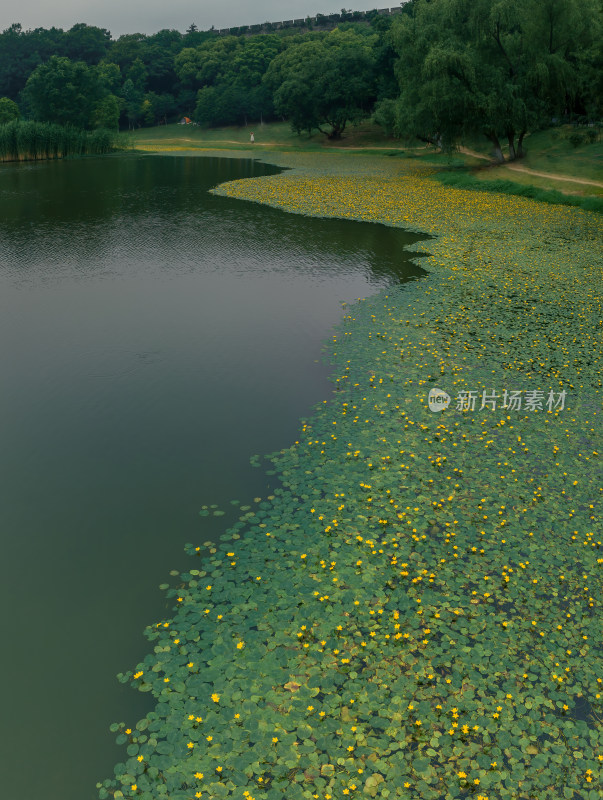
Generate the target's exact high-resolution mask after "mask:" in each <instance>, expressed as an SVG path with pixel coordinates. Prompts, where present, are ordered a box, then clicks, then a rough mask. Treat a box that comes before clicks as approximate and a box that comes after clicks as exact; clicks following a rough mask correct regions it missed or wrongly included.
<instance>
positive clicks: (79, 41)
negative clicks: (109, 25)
mask: <svg viewBox="0 0 603 800" xmlns="http://www.w3.org/2000/svg"><path fill="white" fill-rule="evenodd" d="M110 44H111V34H110V32H109V31H108V30H106V29H105V28H97V27H95V26H94V25H85V24H84V23H83V22H79V23H77V24H76V25H74V26H73V27H72V28H70V29H69V30H68V31H67V33H66V34H65V45H64V51H63V54H64V55H66V56H67V57H68V58H70V59H71V60H72V61H85V62H86V64H89V65H90V64H98V62H99V61H100V60H101V59H102V58H104V57H105V56H106V54H107V51H108V49H109V46H110Z"/></svg>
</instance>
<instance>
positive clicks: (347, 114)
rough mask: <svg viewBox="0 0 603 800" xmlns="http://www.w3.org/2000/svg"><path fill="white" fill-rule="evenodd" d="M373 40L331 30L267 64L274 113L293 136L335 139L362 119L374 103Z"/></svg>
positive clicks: (368, 37)
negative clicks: (314, 132) (285, 120)
mask: <svg viewBox="0 0 603 800" xmlns="http://www.w3.org/2000/svg"><path fill="white" fill-rule="evenodd" d="M375 41H376V37H374V36H362V35H359V34H358V33H355V32H354V31H352V30H346V31H340V30H337V29H335V30H334V31H332V32H331V33H329V34H328V35H326V36H322V37H321V38H319V39H313V40H309V41H302V42H300V43H299V44H296V45H293V46H291V47H288V48H287V49H286V50H285V51H284V52H283V53H281V54H280V55H279V56H277V58H275V59H274V61H273V62H272V63H271V65H270V67H269V69H268V71H267V73H266V78H265V81H266V84H267V85H268V86H269V87H270V88H271V89H272V91H273V92H274V105H275V109H276V111H277V112H278V113H280V114H282V115H283V116H285V117H287V118H288V119H289V120H290V121H291V125H292V127H293V129H294V130H296V131H297V132H298V133H299V132H301V131H302V130H306V131H308V132H311V131H312V130H314V129H317V130H319V131H321V132H322V133H324V134H325V135H326V136H328V137H329V138H330V139H337V138H339V137H340V136H341V134H342V133H343V131H344V130H345V127H346V125H347V124H348V123H349V122H352V123H353V122H358V121H360V120H361V119H363V118H365V117H366V116H368V114H369V113H370V111H371V108H372V105H373V102H374V100H375V55H374V51H373V45H374V43H375Z"/></svg>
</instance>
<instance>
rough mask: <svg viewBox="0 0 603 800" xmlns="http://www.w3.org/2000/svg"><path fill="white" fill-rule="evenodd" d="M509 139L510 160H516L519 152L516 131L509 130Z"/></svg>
mask: <svg viewBox="0 0 603 800" xmlns="http://www.w3.org/2000/svg"><path fill="white" fill-rule="evenodd" d="M507 141H508V142H509V161H515V159H516V158H517V153H516V152H515V131H512V130H511V131H507Z"/></svg>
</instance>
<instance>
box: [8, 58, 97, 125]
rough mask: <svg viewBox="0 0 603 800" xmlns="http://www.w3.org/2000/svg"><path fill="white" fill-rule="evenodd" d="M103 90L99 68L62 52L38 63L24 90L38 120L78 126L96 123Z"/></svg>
mask: <svg viewBox="0 0 603 800" xmlns="http://www.w3.org/2000/svg"><path fill="white" fill-rule="evenodd" d="M102 94H103V90H102V87H101V85H100V82H99V79H98V75H97V71H96V69H95V68H93V67H88V66H87V64H84V62H83V61H70V60H69V59H68V58H64V57H59V56H52V57H51V58H50V59H49V60H48V61H47V62H45V63H44V64H40V65H39V66H38V67H36V69H35V70H34V71H33V72H32V74H31V75H30V76H29V78H28V80H27V84H26V85H25V89H24V91H23V95H24V97H25V100H26V102H27V105H28V108H29V110H30V111H31V113H32V116H33V117H34V118H35V119H36V120H39V121H41V122H55V123H57V124H59V125H74V126H75V127H78V128H86V127H89V125H90V124H91V123H92V113H93V110H94V108H95V106H96V104H97V103H98V101H99V99H100V98H101V96H102Z"/></svg>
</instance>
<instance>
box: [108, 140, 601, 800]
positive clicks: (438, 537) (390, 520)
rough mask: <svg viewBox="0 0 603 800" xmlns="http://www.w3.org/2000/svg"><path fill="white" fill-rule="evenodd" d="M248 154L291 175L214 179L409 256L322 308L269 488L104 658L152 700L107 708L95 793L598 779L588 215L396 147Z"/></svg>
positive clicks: (329, 796)
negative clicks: (337, 307) (322, 355)
mask: <svg viewBox="0 0 603 800" xmlns="http://www.w3.org/2000/svg"><path fill="white" fill-rule="evenodd" d="M270 160H271V161H273V162H276V163H279V164H281V165H283V166H290V167H294V168H295V169H294V170H293V171H289V172H286V173H284V174H281V175H278V176H272V177H267V178H260V179H249V180H243V181H235V182H233V183H229V184H225V185H223V186H222V187H221V188H220V189H218V190H217V191H218V192H220V193H223V194H226V195H228V196H230V197H239V198H242V199H247V200H253V201H256V202H262V203H268V204H270V205H273V206H276V207H278V208H282V209H284V210H286V211H291V212H294V213H302V214H312V215H321V216H338V217H345V218H350V219H362V220H372V221H374V222H380V223H385V224H389V225H400V226H404V227H406V228H411V229H413V230H416V231H423V232H425V233H429V234H431V235H433V236H434V237H435V238H434V239H433V240H431V241H430V242H429V251H430V255H429V257H428V258H427V259H422V260H421V264H422V266H426V267H427V268H428V269H429V275H428V276H427V277H426V278H425V279H422V280H419V281H415V282H413V283H411V284H407V285H406V286H404V287H401V288H392V289H390V290H388V291H384V292H382V293H381V294H379V295H377V296H375V297H373V298H370V299H368V300H363V301H359V302H358V303H356V304H355V305H354V306H352V307H351V308H348V309H346V312H347V313H346V316H345V317H344V319H343V320H342V321H341V323H340V325H339V328H338V329H337V331H336V334H335V335H334V337H333V341H332V343H331V345H330V347H329V350H330V355H331V357H332V359H333V363H334V365H335V375H334V378H333V380H334V393H333V395H332V397H331V398H330V399H329V400H328V401H325V402H324V403H322V404H321V405H319V406H318V407H317V408H316V409H315V410H314V412H313V414H312V416H311V417H310V418H309V419H308V420H305V421H304V422H303V425H302V429H301V431H300V435H299V441H298V442H295V444H294V445H292V446H291V447H290V448H289V449H287V450H283V451H281V452H279V453H275V454H273V455H272V456H271V457H270V459H271V461H272V463H273V465H274V469H275V470H276V471H277V472H278V475H279V476H280V478H281V480H282V488H281V489H280V490H279V491H275V493H274V495H273V496H270V497H268V498H266V499H265V500H264V501H259V500H258V502H256V504H255V505H254V506H253V507H252V508H249V507H244V508H243V509H242V515H241V518H240V520H239V522H238V523H237V524H236V525H234V526H233V527H232V528H230V529H229V530H228V531H226V532H225V534H224V535H223V536H222V538H221V542H220V543H219V544H216V545H214V546H211V547H210V552H209V554H206V553H204V550H203V548H202V547H200V546H194V545H190V546H188V547H187V550H188V552H189V553H190V555H191V557H192V558H191V568H190V569H189V571H188V572H187V573H185V574H182V575H180V577H179V582H178V584H177V586H175V587H173V588H171V589H169V591H168V596H169V597H171V598H173V601H174V612H173V616H172V617H171V618H170V619H166V620H161V621H159V622H157V623H156V624H154V625H152V626H150V627H149V628H148V629H147V636H148V638H149V640H150V641H151V642H152V643H153V647H154V652H153V653H150V654H149V655H148V656H147V657H146V658H145V660H144V661H143V662H142V663H141V664H139V665H138V666H137V667H136V669H135V670H133V671H132V672H128V673H126V674H124V675H122V676H121V679H122V681H124V682H131V683H132V684H133V686H135V687H136V688H138V689H139V690H141V691H148V692H152V693H153V695H154V696H155V698H156V700H157V703H156V706H155V708H154V710H153V712H151V713H150V714H148V716H147V717H146V718H144V719H143V720H141V721H139V722H138V723H136V724H134V723H133V722H132V723H130V725H129V726H128V725H126V724H125V723H120V724H116V725H115V726H113V727H114V730H115V731H116V732H117V733H118V739H117V741H118V743H121V744H123V745H124V746H125V747H126V749H127V756H126V757H125V758H124V762H123V763H122V764H119V765H117V767H116V778H115V779H113V780H107V781H105V782H104V784H102V785H101V784H99V791H100V797H103V798H106V797H109V796H112V797H116V798H120V797H128V798H130V797H136V798H144V799H145V800H151V798H153V800H154V799H155V798H163V797H165V798H170V800H189V798H203V800H209V799H210V798H212V800H213V798H239V799H240V800H243V798H246V799H247V800H251V799H252V798H254V799H255V800H276V799H277V798H287V800H297V799H298V798H299V799H301V798H318V799H319V800H343V798H366V797H376V798H394V797H401V798H408V800H410V798H422V800H443V799H444V798H445V800H449V798H475V800H484V799H485V798H488V799H489V800H507V799H508V800H511V798H512V799H513V800H517V799H519V798H522V799H523V798H525V799H526V800H528V799H529V800H559V798H568V800H569V799H570V798H573V799H574V800H595V799H597V800H598V798H599V797H600V794H599V790H600V786H601V777H602V768H603V740H602V734H601V716H602V714H603V708H602V695H603V683H602V681H603V674H602V670H601V636H600V634H601V616H600V602H601V597H602V596H603V581H602V578H601V565H602V563H603V558H602V556H603V552H602V549H601V539H603V536H602V526H601V519H602V516H603V513H602V512H603V490H602V486H601V451H600V448H601V446H602V441H603V440H602V432H603V426H602V424H601V417H602V413H603V412H602V408H601V398H602V392H601V388H602V384H601V365H602V361H601V350H602V341H603V340H602V337H601V333H602V323H601V320H602V318H603V313H602V307H601V305H602V304H601V287H602V286H603V281H602V274H601V272H602V266H603V265H602V263H601V258H600V250H599V249H598V248H597V243H598V242H600V239H601V233H602V231H601V219H600V217H599V216H598V215H595V214H592V213H589V212H586V211H583V210H580V209H575V208H569V207H565V206H551V205H544V204H541V203H537V202H535V201H533V200H530V199H525V198H518V197H510V196H507V195H498V194H485V193H481V192H468V191H464V190H461V189H456V188H452V187H444V186H442V185H441V184H439V183H438V182H437V181H435V180H433V179H432V178H431V177H430V175H429V172H427V171H425V170H423V169H421V168H420V167H417V166H413V164H412V163H409V162H402V161H399V162H396V164H395V165H392V163H391V160H389V162H388V163H385V160H381V159H378V158H374V157H373V158H370V157H363V156H350V155H349V154H347V155H345V156H338V155H329V156H321V157H318V156H308V155H293V154H288V155H286V156H285V155H283V154H274V155H273V156H271V157H270ZM434 387H437V388H440V389H442V390H444V391H446V392H448V394H449V395H450V396H451V398H452V400H451V403H450V405H449V406H448V408H447V409H446V410H444V411H440V412H432V411H431V410H429V407H428V393H429V390H430V389H432V388H434ZM505 390H506V391H507V392H508V393H510V392H512V391H513V392H519V393H520V394H519V395H515V397H516V398H517V397H521V399H522V405H521V407H517V401H514V402H513V403H512V402H510V401H509V398H510V397H511V395H510V394H508V395H507V400H508V401H509V403H508V407H507V408H502V407H501V403H502V398H503V397H504V392H505ZM484 391H485V392H486V395H485V399H486V405H485V406H484V408H480V406H481V404H482V402H481V401H482V399H484V395H483V392H484ZM538 391H540V392H542V395H538V394H535V393H537V392H538ZM551 391H553V393H554V402H553V403H551V407H550V410H548V409H547V406H546V403H547V398H548V397H549V395H550V392H551ZM563 391H565V392H566V395H565V396H564V401H563V403H560V402H559V398H560V396H561V395H560V393H561V392H563ZM459 392H475V393H476V397H477V401H476V404H475V409H473V410H472V409H468V410H464V411H461V410H457V401H456V398H457V396H458V393H459ZM494 394H497V395H499V397H498V398H494V397H493V395H494ZM466 397H471V396H470V395H466ZM539 397H540V403H541V405H542V410H539V409H538V398H539ZM494 401H496V407H495V408H494V407H493V403H494ZM530 401H531V402H530ZM555 405H556V406H557V407H555ZM562 406H563V407H562ZM207 544H210V543H207Z"/></svg>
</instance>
